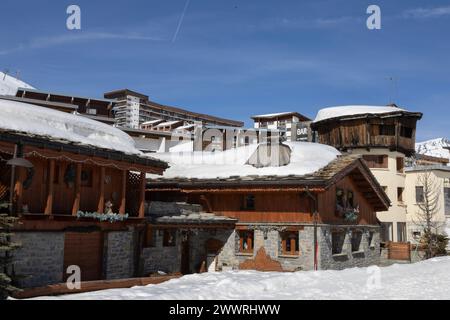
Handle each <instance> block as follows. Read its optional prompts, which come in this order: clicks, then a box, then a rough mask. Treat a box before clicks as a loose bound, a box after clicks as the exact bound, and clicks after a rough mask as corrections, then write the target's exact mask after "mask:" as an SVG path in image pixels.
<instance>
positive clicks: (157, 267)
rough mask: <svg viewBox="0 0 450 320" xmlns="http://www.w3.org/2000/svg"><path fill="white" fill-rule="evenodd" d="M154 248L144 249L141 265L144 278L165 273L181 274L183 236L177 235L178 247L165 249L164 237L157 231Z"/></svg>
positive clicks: (178, 233)
mask: <svg viewBox="0 0 450 320" xmlns="http://www.w3.org/2000/svg"><path fill="white" fill-rule="evenodd" d="M153 243H154V246H153V247H148V248H143V249H142V254H141V265H142V270H143V271H142V272H143V276H148V275H149V274H152V273H156V272H158V271H163V272H165V273H175V272H180V267H181V234H180V232H177V234H176V246H174V247H164V246H163V235H162V233H161V234H160V232H158V231H156V232H155V233H154V239H153Z"/></svg>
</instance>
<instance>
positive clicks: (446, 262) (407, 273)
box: [38, 257, 450, 300]
mask: <svg viewBox="0 0 450 320" xmlns="http://www.w3.org/2000/svg"><path fill="white" fill-rule="evenodd" d="M449 270H450V257H442V258H435V259H431V260H427V261H424V262H419V263H416V264H401V265H399V264H395V265H392V266H389V267H384V268H377V267H369V268H353V269H346V270H342V271H316V272H314V271H307V272H305V271H303V272H302V271H301V272H295V273H277V272H268V273H262V272H257V271H232V272H222V273H203V274H194V275H189V276H184V277H182V278H179V279H173V280H170V281H168V282H165V283H162V284H159V285H148V286H144V287H134V288H130V289H112V290H103V291H97V292H91V293H82V294H75V295H66V296H60V297H41V298H38V299H61V300H91V299H97V300H106V299H111V300H133V299H140V300H172V299H173V300H180V299H183V300H198V299H200V300H208V299H226V300H253V299H255V300H256V299H261V300H273V299H281V300H328V299H338V300H361V299H370V300H374V299H395V300H403V299H420V300H429V299H450V272H449Z"/></svg>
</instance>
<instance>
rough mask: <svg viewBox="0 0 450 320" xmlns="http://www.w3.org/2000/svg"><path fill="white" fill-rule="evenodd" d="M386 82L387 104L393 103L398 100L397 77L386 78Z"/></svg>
mask: <svg viewBox="0 0 450 320" xmlns="http://www.w3.org/2000/svg"><path fill="white" fill-rule="evenodd" d="M386 80H389V97H388V99H389V104H393V103H395V100H396V99H398V96H397V93H398V92H397V77H395V76H389V77H387V78H386Z"/></svg>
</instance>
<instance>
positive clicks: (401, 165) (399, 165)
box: [397, 157, 405, 173]
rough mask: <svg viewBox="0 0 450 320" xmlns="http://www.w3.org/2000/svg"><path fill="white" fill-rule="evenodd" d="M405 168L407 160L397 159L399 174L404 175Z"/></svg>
mask: <svg viewBox="0 0 450 320" xmlns="http://www.w3.org/2000/svg"><path fill="white" fill-rule="evenodd" d="M404 168H405V158H403V157H398V158H397V172H398V173H403V169H404Z"/></svg>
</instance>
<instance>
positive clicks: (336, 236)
mask: <svg viewBox="0 0 450 320" xmlns="http://www.w3.org/2000/svg"><path fill="white" fill-rule="evenodd" d="M344 239H345V233H344V232H343V231H333V232H332V233H331V245H332V254H341V253H342V248H343V246H344Z"/></svg>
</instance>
